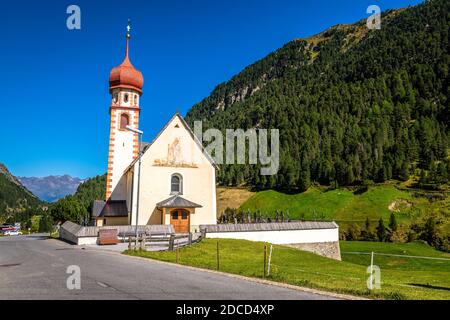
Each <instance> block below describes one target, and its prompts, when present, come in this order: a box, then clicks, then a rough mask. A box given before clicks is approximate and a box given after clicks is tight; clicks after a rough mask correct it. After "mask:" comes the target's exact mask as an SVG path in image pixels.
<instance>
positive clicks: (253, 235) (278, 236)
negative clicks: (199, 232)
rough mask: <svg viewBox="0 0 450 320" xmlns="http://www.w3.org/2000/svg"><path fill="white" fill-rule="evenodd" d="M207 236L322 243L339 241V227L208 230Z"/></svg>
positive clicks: (275, 241) (270, 241)
mask: <svg viewBox="0 0 450 320" xmlns="http://www.w3.org/2000/svg"><path fill="white" fill-rule="evenodd" d="M206 237H207V238H214V239H241V240H249V241H261V242H269V243H273V244H296V243H321V242H337V241H339V229H338V228H335V229H311V230H283V231H246V232H207V233H206Z"/></svg>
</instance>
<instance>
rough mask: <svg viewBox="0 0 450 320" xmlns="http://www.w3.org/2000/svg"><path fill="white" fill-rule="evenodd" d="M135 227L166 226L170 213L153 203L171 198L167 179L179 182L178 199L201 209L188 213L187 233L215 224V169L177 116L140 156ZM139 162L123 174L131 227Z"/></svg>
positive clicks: (134, 208) (135, 201) (135, 204)
mask: <svg viewBox="0 0 450 320" xmlns="http://www.w3.org/2000/svg"><path fill="white" fill-rule="evenodd" d="M141 161H142V163H141V177H140V181H141V185H140V196H139V214H138V219H139V225H147V224H170V212H171V210H170V209H167V210H165V211H164V210H162V209H160V208H157V203H159V202H161V201H163V200H166V199H168V198H170V197H171V196H173V194H172V192H171V177H172V176H173V175H177V176H179V177H181V178H182V192H181V194H180V196H181V197H183V198H185V199H187V200H189V201H191V202H194V203H197V204H199V205H201V207H200V208H195V210H190V211H191V213H190V226H191V231H195V230H197V231H199V228H198V226H199V225H201V224H216V222H217V218H216V214H217V208H216V171H215V170H216V168H215V166H214V164H213V163H212V161H211V160H210V158H209V157H208V156H207V155H206V154H205V153H204V152H203V149H202V147H201V145H200V143H199V142H198V141H196V140H195V138H194V136H193V133H192V131H191V130H190V129H189V127H187V124H186V123H185V121H184V120H183V119H182V118H181V116H180V115H179V114H178V113H177V114H176V115H175V116H174V117H173V118H172V119H171V120H170V121H169V123H168V124H167V125H166V126H165V127H164V129H163V130H162V131H161V132H160V133H159V135H158V136H157V138H156V139H155V140H154V141H153V142H152V144H151V145H150V146H149V147H148V149H147V150H146V152H145V153H144V154H143V156H142V160H141ZM138 172H139V162H138V161H135V162H134V164H133V166H132V167H131V168H130V170H128V172H127V176H128V178H127V181H129V182H130V183H131V185H130V186H128V195H127V198H128V199H132V200H131V201H130V202H131V203H132V207H131V223H132V224H135V223H136V214H137V181H138Z"/></svg>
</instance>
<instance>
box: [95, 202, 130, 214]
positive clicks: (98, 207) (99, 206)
mask: <svg viewBox="0 0 450 320" xmlns="http://www.w3.org/2000/svg"><path fill="white" fill-rule="evenodd" d="M92 216H93V217H128V208H127V202H126V201H125V200H117V201H115V200H109V201H103V200H95V201H94V205H93V207H92Z"/></svg>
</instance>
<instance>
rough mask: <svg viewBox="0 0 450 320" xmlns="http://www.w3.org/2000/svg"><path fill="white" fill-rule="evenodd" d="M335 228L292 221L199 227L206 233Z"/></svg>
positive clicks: (330, 224) (326, 223)
mask: <svg viewBox="0 0 450 320" xmlns="http://www.w3.org/2000/svg"><path fill="white" fill-rule="evenodd" d="M337 228H339V226H338V225H337V224H336V223H335V222H334V221H292V222H270V223H243V224H215V225H201V226H200V229H201V230H202V229H206V231H207V232H249V231H284V230H315V229H337Z"/></svg>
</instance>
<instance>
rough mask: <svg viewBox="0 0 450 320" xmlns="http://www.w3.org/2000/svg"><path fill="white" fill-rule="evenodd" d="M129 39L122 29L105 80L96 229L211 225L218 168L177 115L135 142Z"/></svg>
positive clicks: (137, 78) (136, 81)
mask: <svg viewBox="0 0 450 320" xmlns="http://www.w3.org/2000/svg"><path fill="white" fill-rule="evenodd" d="M129 40H130V35H129V33H127V37H126V54H125V59H124V61H123V62H122V64H121V65H120V66H118V67H115V68H113V69H112V71H111V74H110V78H109V91H110V93H111V106H110V109H109V112H110V136H109V153H108V174H107V185H106V199H104V200H97V201H95V203H94V206H93V212H92V219H93V221H94V222H95V225H96V226H99V227H100V226H118V225H135V224H136V222H137V223H138V224H139V225H153V224H160V225H161V224H162V225H168V224H172V225H173V226H174V229H175V231H176V232H179V233H186V232H194V231H198V230H199V226H200V225H211V224H213V225H214V224H216V221H217V220H216V214H217V209H216V169H217V167H216V165H215V163H214V161H213V160H212V158H211V157H210V156H209V155H208V154H207V153H206V152H205V151H204V149H203V147H202V145H201V143H200V141H199V140H198V139H197V138H196V137H195V135H194V133H193V132H192V130H191V129H190V128H189V126H188V124H187V123H186V122H185V121H184V119H183V118H182V117H181V115H180V114H179V113H176V114H175V115H174V116H173V117H172V118H171V119H170V120H169V121H168V122H167V124H166V125H165V126H164V127H163V128H162V130H161V131H160V132H159V134H158V135H157V136H156V138H155V139H154V140H153V141H152V142H151V143H141V142H140V137H139V133H138V132H137V131H136V130H135V129H139V116H140V111H141V108H140V97H141V96H142V88H143V85H144V78H143V76H142V73H141V72H140V71H138V70H137V69H136V68H134V67H133V65H132V64H131V62H130V59H129ZM130 129H131V130H130ZM132 130H133V131H132ZM140 152H141V158H140V161H139V153H140Z"/></svg>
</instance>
